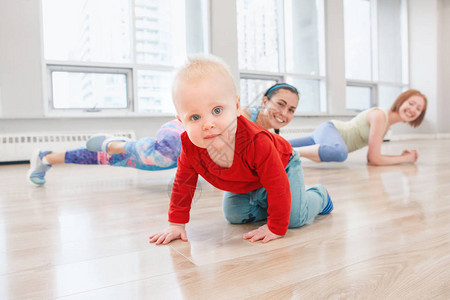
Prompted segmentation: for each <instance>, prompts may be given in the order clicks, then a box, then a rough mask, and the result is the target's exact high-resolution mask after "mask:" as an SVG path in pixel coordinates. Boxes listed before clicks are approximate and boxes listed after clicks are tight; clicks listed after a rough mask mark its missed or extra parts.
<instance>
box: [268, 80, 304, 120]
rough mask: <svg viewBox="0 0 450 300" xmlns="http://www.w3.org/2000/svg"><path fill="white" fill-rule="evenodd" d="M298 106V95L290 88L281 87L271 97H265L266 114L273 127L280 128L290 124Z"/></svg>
mask: <svg viewBox="0 0 450 300" xmlns="http://www.w3.org/2000/svg"><path fill="white" fill-rule="evenodd" d="M297 106H298V95H297V94H295V93H293V92H291V91H290V90H287V89H283V88H280V89H278V90H277V91H276V93H275V94H274V95H273V96H272V97H271V98H270V99H269V98H267V97H264V99H263V108H264V115H266V116H267V120H268V122H269V125H270V126H271V127H272V128H275V129H280V128H281V127H283V126H286V125H287V124H289V122H290V121H291V120H292V118H293V117H294V113H295V110H296V109H297Z"/></svg>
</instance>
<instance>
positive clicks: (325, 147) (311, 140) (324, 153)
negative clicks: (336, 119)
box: [289, 121, 348, 162]
mask: <svg viewBox="0 0 450 300" xmlns="http://www.w3.org/2000/svg"><path fill="white" fill-rule="evenodd" d="M289 143H290V144H291V145H292V147H305V146H312V145H316V144H319V145H320V146H319V158H320V160H321V161H337V162H343V161H344V160H346V159H347V156H348V150H347V145H346V144H345V141H344V139H342V136H341V134H340V133H339V131H338V130H337V129H336V127H334V124H333V123H332V122H330V121H329V122H325V123H322V124H320V125H319V126H318V127H317V128H316V130H314V132H313V134H312V135H311V136H305V137H300V138H296V139H291V140H289Z"/></svg>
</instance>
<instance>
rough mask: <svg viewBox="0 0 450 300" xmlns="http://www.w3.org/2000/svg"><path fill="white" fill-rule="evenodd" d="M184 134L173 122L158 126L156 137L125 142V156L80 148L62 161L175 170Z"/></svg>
mask: <svg viewBox="0 0 450 300" xmlns="http://www.w3.org/2000/svg"><path fill="white" fill-rule="evenodd" d="M183 131H184V128H183V125H182V124H181V123H180V122H179V121H178V120H173V121H170V122H168V123H166V124H164V125H163V126H161V128H160V129H159V131H158V133H157V134H156V138H152V137H145V138H142V139H139V140H137V141H132V142H127V143H125V147H124V148H125V153H121V154H108V153H104V152H91V151H89V150H87V149H86V148H79V149H75V150H69V151H66V155H65V159H64V161H65V163H68V164H69V163H70V164H80V165H110V166H116V167H131V168H136V169H140V170H145V171H157V170H166V169H172V168H176V167H177V160H178V156H180V153H181V139H180V135H181V134H182V133H183Z"/></svg>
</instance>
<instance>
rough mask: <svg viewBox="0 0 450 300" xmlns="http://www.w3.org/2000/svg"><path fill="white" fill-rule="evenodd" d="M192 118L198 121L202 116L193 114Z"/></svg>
mask: <svg viewBox="0 0 450 300" xmlns="http://www.w3.org/2000/svg"><path fill="white" fill-rule="evenodd" d="M191 119H192V121H197V120H199V119H200V116H199V115H193V116H192V117H191Z"/></svg>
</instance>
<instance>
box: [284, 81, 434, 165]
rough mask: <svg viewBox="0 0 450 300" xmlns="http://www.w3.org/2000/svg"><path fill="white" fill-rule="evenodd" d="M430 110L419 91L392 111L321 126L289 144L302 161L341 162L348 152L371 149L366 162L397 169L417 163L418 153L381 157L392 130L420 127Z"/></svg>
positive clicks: (371, 112) (403, 97)
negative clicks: (399, 125) (397, 126)
mask: <svg viewBox="0 0 450 300" xmlns="http://www.w3.org/2000/svg"><path fill="white" fill-rule="evenodd" d="M426 110H427V98H426V97H425V95H423V94H422V93H421V92H419V91H417V90H407V91H406V92H403V93H402V94H400V95H399V96H398V98H397V100H395V102H394V103H393V104H392V107H391V108H390V109H389V110H385V109H381V108H376V107H375V108H371V109H368V110H365V111H363V112H361V113H360V114H358V115H357V116H356V117H354V118H353V119H352V120H350V121H348V122H342V121H338V120H332V121H329V122H326V123H323V124H321V125H319V127H318V128H317V129H316V130H315V131H314V133H313V134H312V135H311V136H307V137H301V138H297V139H293V140H290V141H289V142H290V143H291V145H292V146H293V147H297V148H296V150H297V151H298V152H299V153H300V155H301V156H302V157H306V158H308V159H311V160H313V161H316V162H330V161H337V162H342V161H344V160H346V159H347V155H348V153H349V152H352V151H355V150H358V149H360V148H362V147H364V146H367V145H368V146H369V149H368V152H367V161H368V163H369V164H372V165H395V164H401V163H413V162H415V161H417V158H418V152H417V150H415V149H407V150H404V151H403V152H402V154H401V155H382V154H381V144H382V143H383V138H384V136H385V135H386V133H387V131H388V129H389V128H390V126H392V125H393V124H395V123H400V122H404V123H408V124H409V125H411V126H412V127H417V126H419V125H420V124H421V123H422V121H423V119H424V117H425V113H426Z"/></svg>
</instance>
